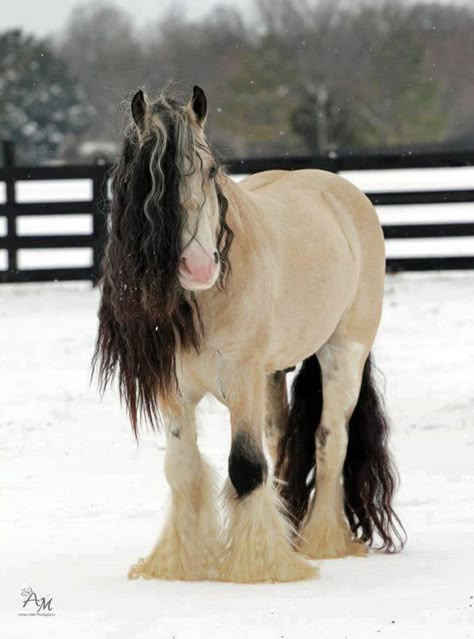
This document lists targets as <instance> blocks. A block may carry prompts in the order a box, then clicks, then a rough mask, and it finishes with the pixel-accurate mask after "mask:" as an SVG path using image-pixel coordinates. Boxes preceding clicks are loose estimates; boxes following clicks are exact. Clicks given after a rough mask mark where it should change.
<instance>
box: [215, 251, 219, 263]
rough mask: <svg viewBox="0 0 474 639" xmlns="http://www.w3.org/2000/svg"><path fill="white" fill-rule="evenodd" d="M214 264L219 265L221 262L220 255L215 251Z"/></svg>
mask: <svg viewBox="0 0 474 639" xmlns="http://www.w3.org/2000/svg"><path fill="white" fill-rule="evenodd" d="M214 262H215V263H216V264H217V263H218V262H219V253H218V252H217V251H214Z"/></svg>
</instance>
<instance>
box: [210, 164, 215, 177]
mask: <svg viewBox="0 0 474 639" xmlns="http://www.w3.org/2000/svg"><path fill="white" fill-rule="evenodd" d="M216 175H217V166H216V165H215V164H214V165H213V166H211V168H210V169H209V178H210V179H211V180H212V179H213V178H215V177H216Z"/></svg>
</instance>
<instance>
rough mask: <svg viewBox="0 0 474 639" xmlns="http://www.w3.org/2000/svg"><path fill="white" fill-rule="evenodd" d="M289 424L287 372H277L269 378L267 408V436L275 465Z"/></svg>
mask: <svg viewBox="0 0 474 639" xmlns="http://www.w3.org/2000/svg"><path fill="white" fill-rule="evenodd" d="M287 423H288V396H287V390H286V372H285V371H276V372H275V373H272V374H271V375H269V376H268V378H267V407H266V413H265V436H266V441H267V445H268V450H269V452H270V455H271V458H272V460H273V462H274V463H276V461H277V455H278V443H279V441H280V439H281V437H282V435H283V433H284V431H285V429H286V425H287Z"/></svg>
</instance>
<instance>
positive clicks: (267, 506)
mask: <svg viewBox="0 0 474 639" xmlns="http://www.w3.org/2000/svg"><path fill="white" fill-rule="evenodd" d="M265 382H266V379H265V375H264V374H263V372H262V373H261V374H260V373H255V372H252V373H250V372H249V375H248V377H247V378H246V380H245V383H242V382H241V380H239V381H236V382H235V384H234V385H233V389H232V391H231V393H230V397H229V408H230V413H231V425H232V446H231V452H230V456H229V481H228V484H227V487H226V500H227V507H228V518H227V523H226V534H225V554H224V559H223V565H222V573H221V574H222V578H223V579H224V580H226V581H237V582H246V583H252V582H259V581H293V580H297V579H304V578H306V577H309V576H312V575H314V574H315V569H314V568H313V567H312V566H311V565H310V564H309V563H308V562H307V561H306V559H304V558H303V557H301V556H300V555H298V554H297V553H296V552H295V551H294V549H293V548H292V545H291V529H290V526H289V523H288V521H287V519H286V518H285V517H284V516H283V514H282V510H281V505H280V503H279V502H278V498H277V495H276V493H275V491H274V489H273V487H272V482H271V481H269V479H268V466H267V462H266V459H265V455H264V453H263V446H262V437H263V428H264V423H265Z"/></svg>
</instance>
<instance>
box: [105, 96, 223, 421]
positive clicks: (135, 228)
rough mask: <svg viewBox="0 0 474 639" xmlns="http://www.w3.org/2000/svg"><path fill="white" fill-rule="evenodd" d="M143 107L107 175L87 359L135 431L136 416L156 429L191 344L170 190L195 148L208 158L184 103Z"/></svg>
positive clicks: (191, 318)
mask: <svg viewBox="0 0 474 639" xmlns="http://www.w3.org/2000/svg"><path fill="white" fill-rule="evenodd" d="M150 109H151V111H152V114H153V115H155V116H156V117H154V119H153V124H152V126H150V127H149V131H148V133H147V135H146V136H145V137H143V136H142V135H140V133H139V131H138V129H137V127H136V126H134V125H133V124H132V125H130V126H129V127H128V128H127V130H126V131H125V135H124V140H123V146H122V150H121V154H120V157H119V159H118V162H117V164H116V167H115V169H114V173H113V180H112V202H111V208H110V216H109V225H108V226H109V228H108V241H107V245H106V249H105V255H104V258H103V262H102V297H101V301H100V307H99V313H98V315H99V329H98V335H97V340H96V347H95V353H94V357H93V371H94V372H97V373H98V377H99V381H100V387H101V390H102V391H103V390H105V388H106V387H107V385H108V384H109V383H110V382H111V380H112V379H113V378H114V376H117V378H118V384H119V391H120V396H121V398H122V399H123V400H124V401H125V403H126V406H127V409H128V413H129V416H130V420H131V423H132V427H133V429H134V432H135V434H137V425H138V420H139V418H140V417H144V418H145V419H147V420H148V421H149V423H150V424H151V425H152V426H153V427H157V426H158V421H159V416H158V399H159V398H166V397H167V396H168V395H169V394H170V393H173V392H176V391H177V386H178V382H177V377H176V355H177V353H178V351H179V350H180V349H184V350H186V349H195V350H196V351H199V348H200V344H201V339H202V335H203V326H202V322H201V319H200V315H199V308H198V305H197V303H196V299H195V297H194V294H192V293H190V292H189V291H185V290H184V289H183V288H182V287H181V286H180V285H179V280H178V269H179V263H180V258H181V250H182V247H181V234H182V230H183V227H184V224H185V222H186V211H185V209H184V208H183V206H182V204H181V198H180V187H182V185H183V178H186V177H189V175H191V174H193V173H194V172H195V171H196V170H197V169H196V165H198V166H199V162H201V165H200V166H201V167H202V160H201V156H200V153H209V154H211V155H213V156H214V153H213V151H212V150H211V148H210V147H209V146H208V145H204V144H202V142H200V141H199V140H198V139H196V136H195V135H194V133H193V129H192V126H191V123H190V122H189V118H188V117H187V115H186V112H185V109H186V107H185V106H184V105H182V104H180V103H178V102H176V101H175V100H173V99H171V98H169V97H167V96H165V95H162V96H161V97H160V98H159V99H158V100H157V101H156V102H154V103H153V104H152V105H151V106H150ZM190 167H191V168H190ZM215 187H216V191H217V198H218V202H219V208H220V230H219V234H218V238H217V239H218V249H219V253H220V258H221V276H220V280H219V283H218V286H221V287H222V286H223V285H224V282H225V276H226V272H227V273H228V270H229V269H228V267H229V264H228V252H229V248H230V244H231V241H232V232H231V230H230V229H229V227H228V226H227V224H226V221H225V218H226V212H227V200H226V198H225V196H224V194H223V193H222V191H221V189H220V187H219V185H218V184H217V182H216V183H215Z"/></svg>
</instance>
